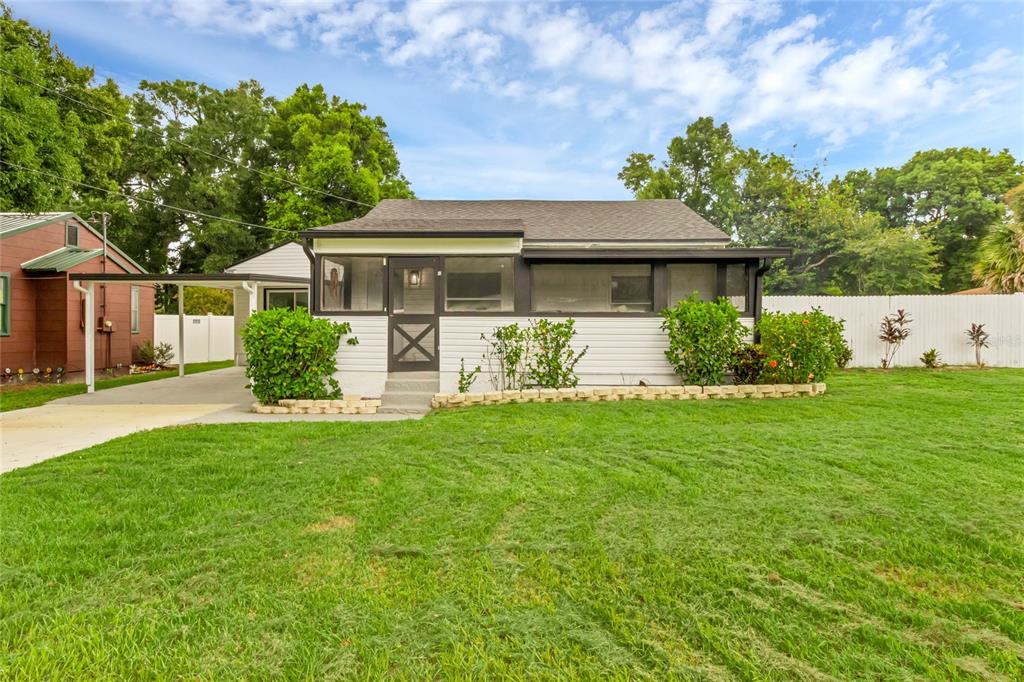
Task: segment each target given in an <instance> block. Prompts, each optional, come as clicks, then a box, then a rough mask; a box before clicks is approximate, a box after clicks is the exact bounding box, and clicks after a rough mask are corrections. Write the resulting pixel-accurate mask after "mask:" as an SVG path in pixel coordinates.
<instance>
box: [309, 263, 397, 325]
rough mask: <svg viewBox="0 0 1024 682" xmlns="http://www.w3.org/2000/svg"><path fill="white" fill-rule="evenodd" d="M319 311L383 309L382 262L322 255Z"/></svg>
mask: <svg viewBox="0 0 1024 682" xmlns="http://www.w3.org/2000/svg"><path fill="white" fill-rule="evenodd" d="M320 309H321V310H323V311H325V312H335V311H344V310H381V311H383V310H384V259H383V258H381V257H380V256H372V257H358V256H357V257H348V256H323V257H322V258H321V259H320Z"/></svg>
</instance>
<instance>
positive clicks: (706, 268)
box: [668, 263, 718, 306]
mask: <svg viewBox="0 0 1024 682" xmlns="http://www.w3.org/2000/svg"><path fill="white" fill-rule="evenodd" d="M717 291H718V266H717V265H715V264H714V263H674V264H671V265H669V266H668V304H669V305H670V306H674V305H675V304H676V303H678V302H679V301H681V300H683V299H684V298H689V297H690V295H691V294H693V293H694V292H697V297H698V298H700V300H702V301H713V300H715V298H716V297H717Z"/></svg>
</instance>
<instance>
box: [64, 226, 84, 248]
mask: <svg viewBox="0 0 1024 682" xmlns="http://www.w3.org/2000/svg"><path fill="white" fill-rule="evenodd" d="M72 230H74V232H73V234H74V235H75V243H74V244H72V243H71V239H70V237H71V234H72ZM81 237H82V233H81V230H80V229H79V226H78V223H76V222H74V221H71V220H69V221H67V222H66V223H64V246H73V247H74V248H76V249H77V248H81V246H80V245H81V243H82V239H81Z"/></svg>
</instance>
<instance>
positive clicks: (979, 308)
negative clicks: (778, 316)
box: [764, 294, 1024, 367]
mask: <svg viewBox="0 0 1024 682" xmlns="http://www.w3.org/2000/svg"><path fill="white" fill-rule="evenodd" d="M811 308H821V309H822V311H824V312H825V313H826V314H827V315H831V316H832V317H835V318H838V319H842V320H845V322H846V325H845V326H846V340H847V342H849V344H850V348H851V349H852V350H853V361H852V362H851V366H853V367H878V366H880V364H881V358H882V355H883V353H884V352H885V351H884V344H883V343H882V341H881V340H879V338H878V331H879V326H880V325H881V323H882V318H883V317H884V316H885V315H888V314H890V313H895V312H896V311H897V310H899V309H900V308H902V309H904V310H906V311H907V313H908V314H909V315H910V317H911V319H913V322H912V323H911V325H910V337H909V338H908V339H907V341H906V342H905V343H904V344H903V346H902V348H900V350H899V351H898V352H897V353H896V358H895V364H896V365H897V366H902V367H920V366H921V361H920V357H921V354H922V353H924V352H925V351H926V350H928V349H929V348H935V349H937V350H938V351H939V354H940V355H941V357H942V361H943V362H945V363H947V364H951V365H973V364H974V349H973V348H972V347H970V346H969V345H968V343H967V336H966V334H965V333H964V332H965V331H966V330H967V328H968V327H970V326H971V323H972V322H977V323H979V324H984V325H985V330H986V331H988V332H989V334H991V337H990V338H989V346H990V347H989V348H985V349H983V350H982V361H983V362H985V364H987V365H989V366H992V367H1024V294H1005V295H981V296H972V295H935V296H765V297H764V309H765V310H770V311H773V312H803V311H807V310H810V309H811Z"/></svg>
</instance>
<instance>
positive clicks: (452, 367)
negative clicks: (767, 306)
mask: <svg viewBox="0 0 1024 682" xmlns="http://www.w3.org/2000/svg"><path fill="white" fill-rule="evenodd" d="M547 319H550V320H552V321H561V320H564V319H567V318H565V317H548V318H547ZM528 321H529V320H528V318H525V317H442V318H441V341H440V344H441V350H440V369H441V377H440V378H441V391H443V392H451V391H454V390H456V387H457V385H458V373H459V362H460V360H462V359H465V362H466V367H467V369H472V368H473V367H475V366H476V365H478V364H479V365H480V366H481V368H482V370H483V371H482V372H481V374H480V376H479V377H478V378H477V381H476V383H475V384H474V385H473V389H472V390H474V391H489V390H492V386H491V381H490V375H489V374H488V367H487V362H486V360H485V359H484V354H485V352H486V350H487V343H486V342H485V341H483V340H481V338H480V335H481V334H487V335H490V334H491V332H492V331H493V330H494V328H495V327H500V326H502V325H506V324H511V323H513V322H519V323H520V325H523V324H526V323H528ZM743 323H744V324H745V325H747V326H748V327H749V326H751V325H752V324H753V319H744V320H743ZM573 346H574V348H575V349H577V350H579V349H582V348H583V347H584V346H586V347H587V353H586V355H584V356H583V359H581V360H580V363H579V364H578V365H577V366H576V374H577V375H578V376H579V378H580V385H581V386H611V385H631V384H636V383H637V382H639V381H640V380H641V379H643V380H645V381H646V382H647V383H649V384H678V383H679V379H678V377H677V376H676V375H675V373H674V372H673V371H672V367H671V365H669V364H668V361H667V360H666V359H665V349H666V348H667V343H666V338H665V333H664V332H663V331H661V318H660V317H615V316H609V317H581V318H576V337H575V339H574V341H573Z"/></svg>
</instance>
